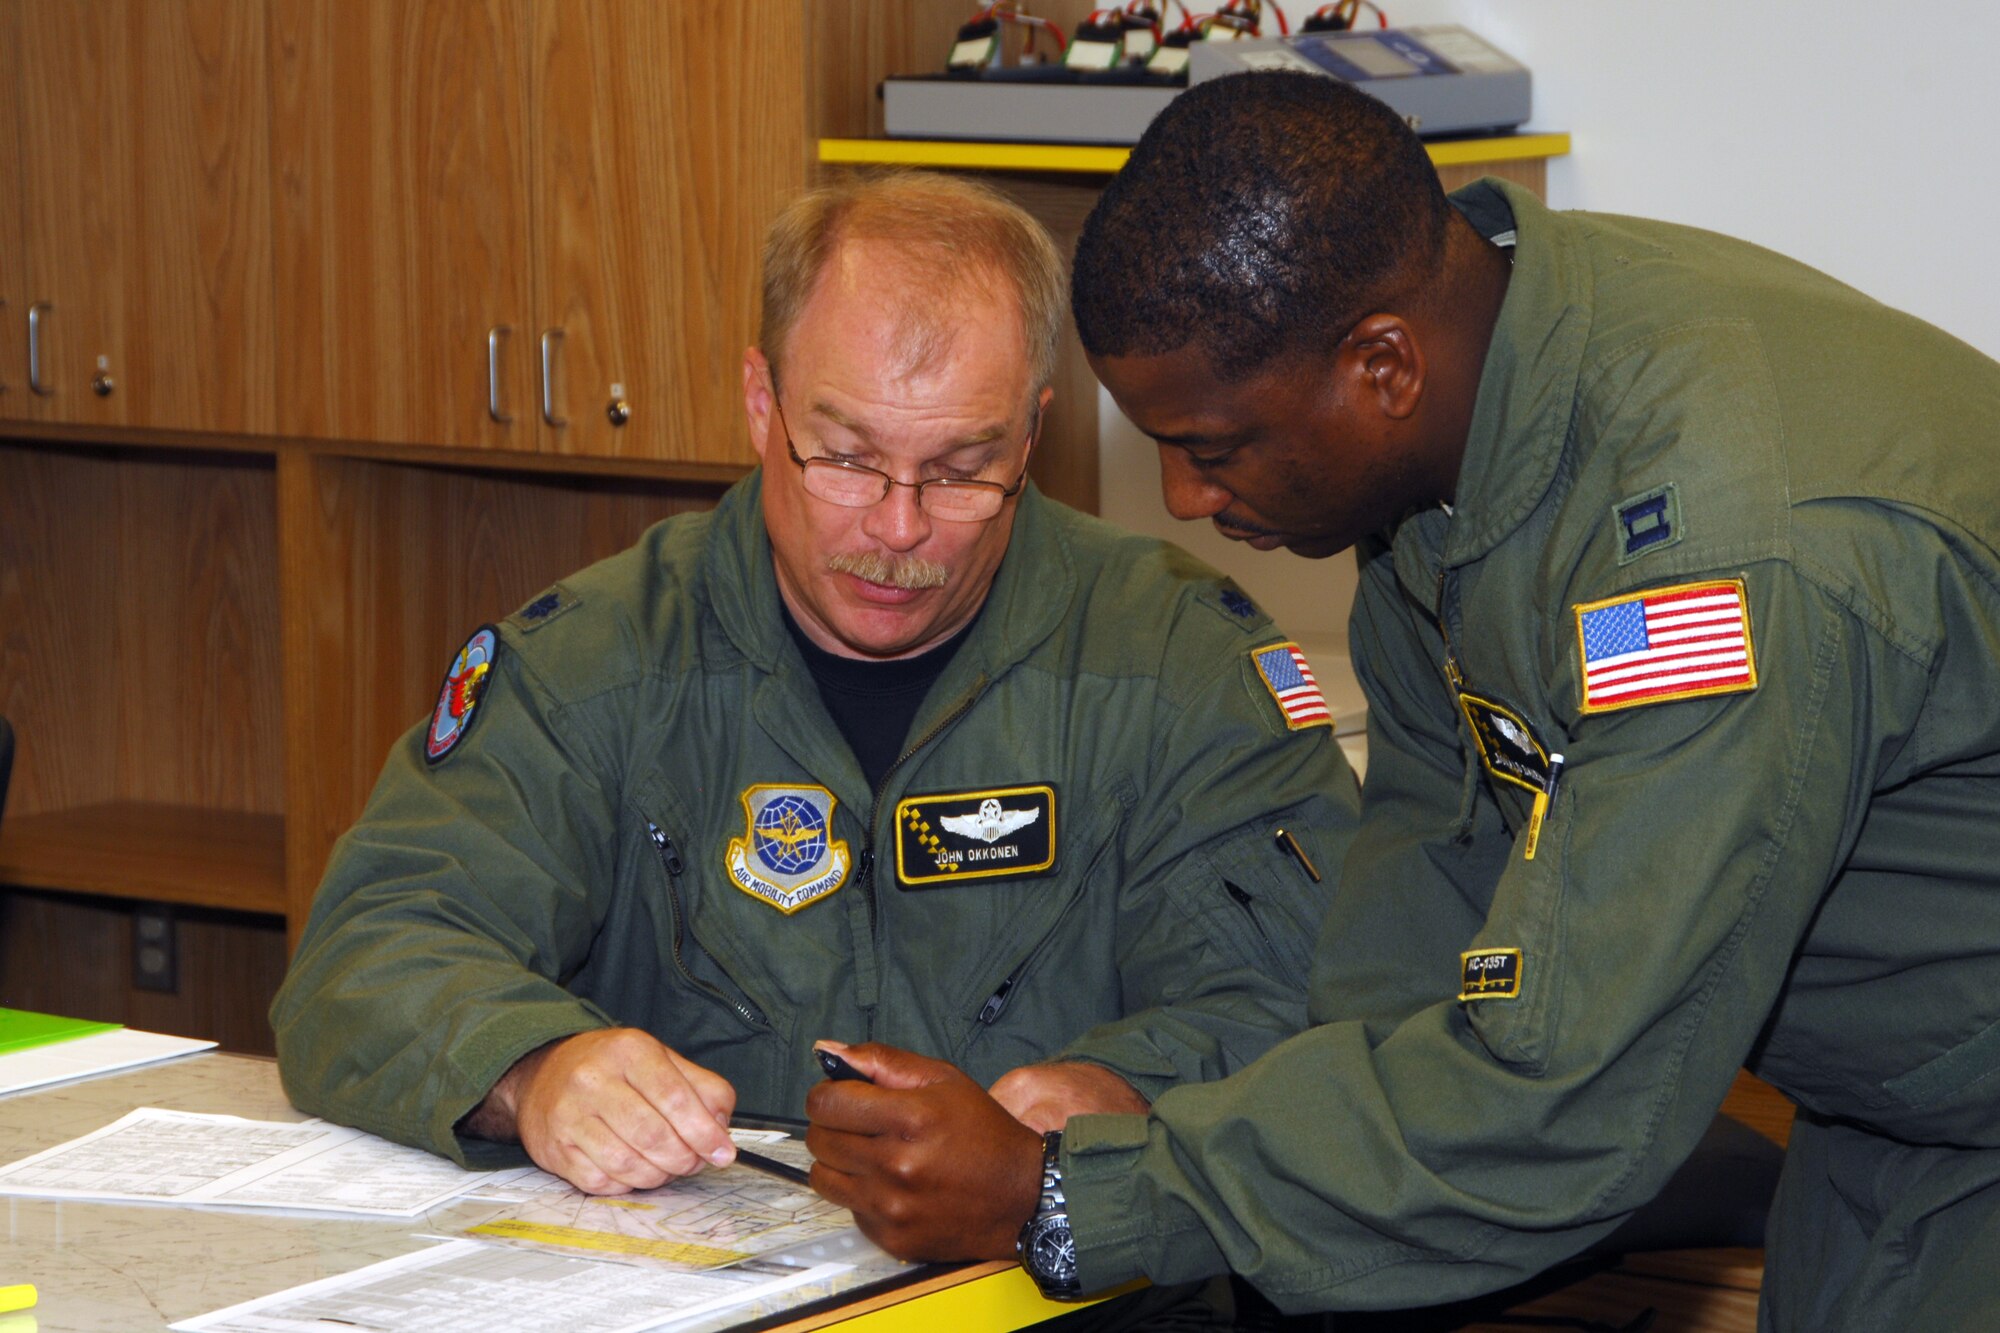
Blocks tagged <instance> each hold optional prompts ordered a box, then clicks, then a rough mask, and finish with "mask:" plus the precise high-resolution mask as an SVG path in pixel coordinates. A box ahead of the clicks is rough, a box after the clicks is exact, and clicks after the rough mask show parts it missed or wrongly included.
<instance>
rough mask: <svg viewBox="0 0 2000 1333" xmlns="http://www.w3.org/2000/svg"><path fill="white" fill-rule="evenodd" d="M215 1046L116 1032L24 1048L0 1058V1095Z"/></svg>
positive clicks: (189, 1039) (193, 1040) (126, 1030)
mask: <svg viewBox="0 0 2000 1333" xmlns="http://www.w3.org/2000/svg"><path fill="white" fill-rule="evenodd" d="M16 1012H18V1011H16ZM93 1026H95V1025H93ZM213 1045H215V1043H214V1042H212V1041H200V1040H197V1039H196V1038H193V1037H167V1036H162V1035H161V1034H160V1033H157V1032H135V1031H134V1030H132V1029H131V1028H115V1027H114V1028H108V1029H103V1028H100V1029H99V1030H97V1031H95V1032H91V1033H89V1034H88V1035H82V1036H76V1037H71V1038H67V1039H63V1040H58V1041H53V1042H49V1043H46V1044H35V1045H24V1046H21V1047H18V1048H16V1049H12V1050H8V1051H6V1052H5V1053H0V1094H4V1093H9V1092H20V1091H22V1090H23V1089H26V1088H39V1087H41V1086H42V1085H44V1084H47V1083H60V1082H62V1081H63V1080H64V1079H70V1078H82V1077H83V1076H84V1075H86V1074H105V1073H109V1072H110V1071H111V1070H114V1069H131V1068H133V1067H135V1066H138V1065H149V1064H152V1063H154V1062H155V1061H158V1060H170V1059H172V1058H173V1057H174V1056H177V1055H187V1054H189V1053H190V1052H193V1051H205V1050H207V1049H209V1047H211V1046H213Z"/></svg>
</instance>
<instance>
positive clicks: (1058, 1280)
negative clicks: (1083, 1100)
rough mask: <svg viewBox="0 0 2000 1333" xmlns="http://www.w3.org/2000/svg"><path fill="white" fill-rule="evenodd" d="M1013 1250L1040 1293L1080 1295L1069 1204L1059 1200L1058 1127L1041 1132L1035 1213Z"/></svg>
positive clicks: (1054, 1297)
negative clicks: (1040, 1191)
mask: <svg viewBox="0 0 2000 1333" xmlns="http://www.w3.org/2000/svg"><path fill="white" fill-rule="evenodd" d="M1014 1252H1015V1253H1016V1254H1017V1255H1019V1256H1020V1258H1021V1267H1022V1268H1025V1269H1026V1270H1028V1276H1029V1277H1031V1278H1033V1279H1034V1280H1035V1285H1036V1286H1038V1287H1040V1288H1041V1289H1042V1295H1044V1296H1047V1297H1048V1298H1049V1299H1051V1300H1058V1301H1067V1300H1074V1299H1076V1298H1077V1297H1078V1296H1081V1295H1083V1284H1082V1283H1081V1282H1079V1281H1078V1280H1077V1276H1076V1238H1075V1237H1074V1236H1072V1235H1071V1234H1070V1230H1069V1204H1068V1203H1067V1202H1066V1201H1065V1200H1064V1199H1063V1187H1062V1131H1061V1130H1059V1129H1052V1130H1050V1131H1049V1132H1048V1133H1046V1134H1044V1135H1042V1195H1041V1199H1040V1200H1039V1201H1038V1202H1037V1203H1036V1205H1035V1215H1034V1216H1033V1217H1031V1218H1029V1219H1028V1223H1027V1225H1026V1226H1024V1227H1022V1228H1021V1238H1020V1239H1019V1240H1017V1241H1015V1242H1014Z"/></svg>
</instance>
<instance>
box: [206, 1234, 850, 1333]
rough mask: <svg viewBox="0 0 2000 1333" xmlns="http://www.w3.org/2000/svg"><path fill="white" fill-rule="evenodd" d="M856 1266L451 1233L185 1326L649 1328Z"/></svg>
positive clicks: (317, 1330) (240, 1331)
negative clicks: (490, 1240) (641, 1262)
mask: <svg viewBox="0 0 2000 1333" xmlns="http://www.w3.org/2000/svg"><path fill="white" fill-rule="evenodd" d="M844 1268H845V1265H842V1264H823V1265H821V1266H819V1267H817V1268H801V1269H789V1270H783V1271H779V1272H775V1273H765V1272H752V1271H749V1270H746V1269H731V1270H725V1271H723V1272H719V1273H669V1272H663V1271H661V1270H660V1269H658V1268H648V1267H634V1266H629V1265H626V1264H617V1263H605V1262H602V1261H599V1260H591V1259H571V1258H565V1257H563V1256H560V1255H542V1254H534V1255H528V1254H521V1253H520V1252H518V1251H511V1250H505V1249H498V1248H495V1247H493V1246H488V1245H480V1244H477V1243H475V1242H472V1241H450V1242H447V1243H446V1244H443V1245H436V1246H433V1247H432V1248H430V1249H428V1250H418V1251H417V1252H416V1253H414V1254H406V1255H403V1256H402V1257H400V1258H396V1259H390V1260H387V1261H385V1262H383V1263H379V1264H371V1265H369V1266H368V1267H367V1268H362V1269H357V1270H356V1271H354V1272H352V1273H343V1274H342V1275H340V1276H339V1277H329V1278H322V1279H321V1280H320V1281H318V1282H311V1283H307V1284H306V1285H305V1286H302V1287H294V1288H292V1289H291V1290H290V1291H282V1292H279V1293H278V1294H277V1295H275V1296H265V1297H262V1298H260V1299H258V1300H254V1301H245V1302H244V1303H243V1304H241V1305H233V1306H231V1307H229V1308H228V1309H226V1310H217V1311H216V1312H214V1313H213V1314H205V1315H200V1316H198V1317H196V1318H194V1319H188V1320H184V1321H182V1322H181V1323H178V1324H175V1325H174V1326H173V1327H174V1328H175V1329H176V1330H179V1331H180V1333H326V1330H328V1329H333V1328H339V1329H344V1330H351V1331H352V1333H375V1331H376V1330H381V1331H382V1333H391V1331H393V1333H493V1330H495V1329H509V1330H528V1329H560V1330H562V1331H563V1333H640V1330H643V1329H656V1328H660V1327H662V1326H665V1325H671V1324H674V1323H678V1322H680V1321H683V1320H686V1319H691V1318H695V1317H698V1316H700V1315H702V1314H704V1313H708V1312H711V1311H714V1310H719V1309H724V1308H727V1307H729V1306H733V1305H741V1304H746V1303H748V1302H752V1301H758V1300H763V1299H767V1298H769V1297H771V1296H774V1295H776V1294H777V1293H779V1292H782V1291H785V1290H787V1289H788V1288H791V1287H797V1286H803V1285H806V1284H808V1283H813V1282H820V1281H824V1280H825V1279H827V1278H829V1277H831V1276H834V1275H837V1274H838V1273H840V1272H841V1271H843V1269H844Z"/></svg>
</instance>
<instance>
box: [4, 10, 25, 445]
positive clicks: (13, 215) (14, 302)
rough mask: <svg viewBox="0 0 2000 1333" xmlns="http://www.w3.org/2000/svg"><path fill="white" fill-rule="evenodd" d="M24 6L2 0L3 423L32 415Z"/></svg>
mask: <svg viewBox="0 0 2000 1333" xmlns="http://www.w3.org/2000/svg"><path fill="white" fill-rule="evenodd" d="M21 3H22V0H0V421H8V420H20V419H22V418H24V417H26V416H28V414H29V413H28V361H27V357H28V342H27V319H28V299H27V296H26V295H25V293H26V291H27V279H28V275H27V269H26V265H25V263H24V260H25V259H26V256H24V255H23V254H22V253H21V158H20V148H21V132H20V112H21V45H20V42H21Z"/></svg>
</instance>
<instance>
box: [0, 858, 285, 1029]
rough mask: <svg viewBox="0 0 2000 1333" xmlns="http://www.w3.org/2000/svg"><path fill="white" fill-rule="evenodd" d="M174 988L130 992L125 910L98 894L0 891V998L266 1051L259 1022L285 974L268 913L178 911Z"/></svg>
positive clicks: (280, 938) (280, 933)
mask: <svg viewBox="0 0 2000 1333" xmlns="http://www.w3.org/2000/svg"><path fill="white" fill-rule="evenodd" d="M174 934H175V941H176V944H177V946H178V949H179V955H180V957H179V964H180V966H179V978H178V980H179V988H178V989H177V990H176V991H175V992H173V993H172V994H164V993H161V992H157V991H143V990H138V989H136V988H135V987H133V985H132V984H131V979H132V907H131V905H130V904H128V903H122V902H114V901H111V900H108V899H103V898H74V897H68V896H64V895H57V894H45V893H28V892H21V891H0V1005H6V1006H8V1007H10V1008H16V1009H35V1010H39V1011H41V1012H43V1013H56V1014H69V1015H72V1016H74V1017H77V1018H89V1019H96V1020H98V1021H101V1022H111V1023H124V1024H127V1025H128V1026H131V1027H136V1028H141V1029H144V1030H146V1031H149V1032H171V1033H177V1034H183V1035H186V1036H191V1037H207V1038H210V1039H212V1040H215V1041H219V1042H221V1043H222V1047H223V1049H224V1050H230V1051H242V1052H245V1053H248V1054H253V1055H270V1054H273V1053H274V1049H275V1048H274V1046H273V1044H272V1039H271V1029H270V1025H269V1024H268V1022H267V1021H266V1020H265V1017H264V1014H265V1011H266V1010H268V1009H269V1008H270V1004H271V997H272V996H274V995H276V994H277V991H278V984H279V983H280V982H281V981H283V980H284V975H285V933H284V930H283V928H282V927H281V926H280V925H279V923H278V922H277V920H276V919H275V918H271V917H252V916H244V915H242V914H240V913H235V912H211V911H203V910H200V909H178V910H176V912H175V920H174Z"/></svg>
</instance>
